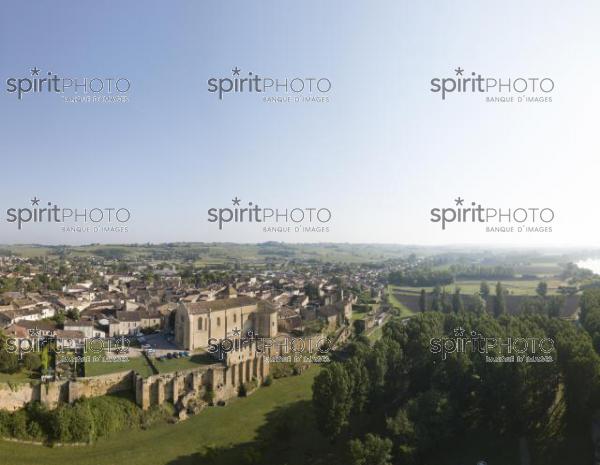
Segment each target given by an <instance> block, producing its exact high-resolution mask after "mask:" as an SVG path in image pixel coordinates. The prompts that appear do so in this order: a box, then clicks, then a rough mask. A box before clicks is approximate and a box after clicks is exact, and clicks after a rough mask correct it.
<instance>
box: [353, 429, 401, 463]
mask: <svg viewBox="0 0 600 465" xmlns="http://www.w3.org/2000/svg"><path fill="white" fill-rule="evenodd" d="M348 446H349V453H350V463H351V464H352V465H391V463H392V441H390V440H389V439H388V438H381V437H379V436H377V435H375V434H371V433H368V434H367V435H366V436H365V440H364V441H361V440H360V439H353V440H352V441H350V442H349V443H348Z"/></svg>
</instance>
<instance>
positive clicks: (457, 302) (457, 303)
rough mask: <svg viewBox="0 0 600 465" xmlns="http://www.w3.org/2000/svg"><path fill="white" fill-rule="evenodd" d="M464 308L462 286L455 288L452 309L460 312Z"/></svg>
mask: <svg viewBox="0 0 600 465" xmlns="http://www.w3.org/2000/svg"><path fill="white" fill-rule="evenodd" d="M463 310H464V306H463V301H462V297H461V296H460V288H459V287H457V288H456V289H455V290H454V295H453V296H452V311H453V312H454V313H459V312H462V311H463Z"/></svg>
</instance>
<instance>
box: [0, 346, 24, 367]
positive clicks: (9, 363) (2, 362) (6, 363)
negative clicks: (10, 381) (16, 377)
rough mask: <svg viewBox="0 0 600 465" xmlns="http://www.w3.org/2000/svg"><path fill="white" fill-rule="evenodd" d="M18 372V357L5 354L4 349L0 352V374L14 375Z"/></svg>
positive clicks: (9, 353)
mask: <svg viewBox="0 0 600 465" xmlns="http://www.w3.org/2000/svg"><path fill="white" fill-rule="evenodd" d="M17 371H19V357H17V354H13V353H11V352H7V351H6V350H5V349H4V348H3V349H1V350H0V372H2V373H16V372H17Z"/></svg>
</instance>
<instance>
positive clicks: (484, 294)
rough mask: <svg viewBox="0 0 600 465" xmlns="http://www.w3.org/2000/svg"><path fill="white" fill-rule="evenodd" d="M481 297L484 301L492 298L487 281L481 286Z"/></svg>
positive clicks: (482, 282)
mask: <svg viewBox="0 0 600 465" xmlns="http://www.w3.org/2000/svg"><path fill="white" fill-rule="evenodd" d="M479 295H480V296H481V298H482V299H484V300H486V299H487V298H488V297H489V296H490V286H488V283H487V281H481V284H480V285H479Z"/></svg>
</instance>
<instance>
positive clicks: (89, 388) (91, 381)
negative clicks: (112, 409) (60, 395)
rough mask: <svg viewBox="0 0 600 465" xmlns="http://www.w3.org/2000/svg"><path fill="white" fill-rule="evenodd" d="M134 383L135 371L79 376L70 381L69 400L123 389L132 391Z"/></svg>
mask: <svg viewBox="0 0 600 465" xmlns="http://www.w3.org/2000/svg"><path fill="white" fill-rule="evenodd" d="M133 383H134V372H133V371H122V372H119V373H111V374H108V375H100V376H92V377H88V378H77V379H75V380H71V381H69V382H68V391H69V392H68V400H67V402H74V401H76V400H77V399H80V398H81V397H98V396H105V395H107V394H114V393H117V392H123V391H130V392H131V391H133V386H134V384H133Z"/></svg>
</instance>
